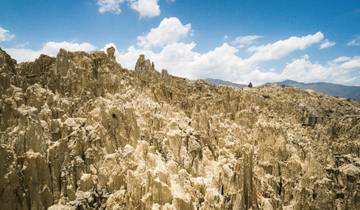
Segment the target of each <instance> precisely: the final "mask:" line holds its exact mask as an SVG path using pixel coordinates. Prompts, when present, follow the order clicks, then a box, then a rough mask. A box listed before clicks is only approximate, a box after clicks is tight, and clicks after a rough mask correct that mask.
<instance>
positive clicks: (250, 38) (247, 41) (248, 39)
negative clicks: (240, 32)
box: [231, 35, 262, 48]
mask: <svg viewBox="0 0 360 210" xmlns="http://www.w3.org/2000/svg"><path fill="white" fill-rule="evenodd" d="M260 38H262V36H259V35H247V36H238V37H236V38H235V40H234V41H232V42H231V44H232V45H234V46H236V47H237V48H244V47H248V46H250V45H252V44H254V43H255V42H256V40H258V39H260Z"/></svg>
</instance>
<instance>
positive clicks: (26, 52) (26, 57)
mask: <svg viewBox="0 0 360 210" xmlns="http://www.w3.org/2000/svg"><path fill="white" fill-rule="evenodd" d="M4 50H5V51H6V52H7V53H8V54H9V55H10V56H11V57H12V58H14V59H15V60H16V61H17V62H25V61H34V60H35V59H36V58H38V57H39V56H40V54H41V52H40V51H35V50H32V49H24V48H5V49H4Z"/></svg>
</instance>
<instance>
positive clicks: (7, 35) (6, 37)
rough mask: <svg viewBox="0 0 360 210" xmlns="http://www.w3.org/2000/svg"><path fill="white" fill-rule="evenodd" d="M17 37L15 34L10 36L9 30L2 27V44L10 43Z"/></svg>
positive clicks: (0, 28) (0, 39)
mask: <svg viewBox="0 0 360 210" xmlns="http://www.w3.org/2000/svg"><path fill="white" fill-rule="evenodd" d="M14 37H15V35H14V34H10V32H9V31H8V30H6V29H5V28H2V27H0V43H1V42H6V41H10V40H12V39H13V38H14Z"/></svg>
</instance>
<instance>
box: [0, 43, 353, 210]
mask: <svg viewBox="0 0 360 210" xmlns="http://www.w3.org/2000/svg"><path fill="white" fill-rule="evenodd" d="M224 62H225V61H224ZM0 73H1V74H0V80H1V84H0V94H1V98H0V122H1V124H0V134H1V136H0V204H1V205H0V209H20V210H21V209H34V210H35V209H51V210H58V209H154V210H156V209H159V210H171V209H181V210H183V209H184V210H187V209H188V210H195V209H202V210H207V209H214V210H215V209H217V210H220V209H253V210H254V209H266V210H271V209H284V210H285V209H287V210H290V209H294V210H298V209H299V210H300V209H354V210H355V209H360V188H359V187H360V157H359V155H360V103H359V102H358V101H353V100H345V99H339V98H334V97H329V96H325V95H321V94H318V93H315V92H306V91H302V90H299V89H296V88H292V87H283V88H282V87H279V86H276V85H273V86H264V87H255V88H251V89H249V88H247V89H243V90H241V89H236V88H230V87H216V86H213V85H210V84H208V83H206V82H205V81H202V80H197V81H191V80H187V79H183V78H179V77H175V76H172V75H170V74H168V73H167V71H163V72H162V73H159V72H157V71H156V70H155V67H154V64H153V63H151V62H150V61H149V60H146V59H145V56H144V55H140V57H139V59H138V61H137V63H136V66H135V71H131V70H125V69H123V68H122V67H121V66H120V65H119V64H118V63H116V61H115V58H114V49H111V48H110V49H108V50H107V53H104V52H93V53H90V54H89V53H85V52H68V51H65V50H60V52H59V53H58V55H57V56H56V58H53V57H48V56H45V55H42V56H40V57H39V58H38V59H37V60H36V61H34V62H27V63H20V64H17V63H16V61H14V60H13V59H11V58H10V56H9V55H7V54H6V52H4V51H2V50H0Z"/></svg>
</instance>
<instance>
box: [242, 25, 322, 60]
mask: <svg viewBox="0 0 360 210" xmlns="http://www.w3.org/2000/svg"><path fill="white" fill-rule="evenodd" d="M323 39H324V34H323V33H321V32H317V33H315V34H310V35H307V36H302V37H296V36H293V37H290V38H288V39H285V40H279V41H277V42H274V43H270V44H267V45H262V46H259V47H255V48H252V49H251V50H250V51H251V52H253V53H254V54H253V55H252V56H251V57H249V58H248V59H247V61H248V62H250V63H258V62H263V61H268V60H276V59H280V58H283V57H285V56H287V55H289V54H290V53H292V52H294V51H296V50H304V49H306V48H308V47H310V46H311V45H313V44H316V43H319V42H321V41H322V40H323Z"/></svg>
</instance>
